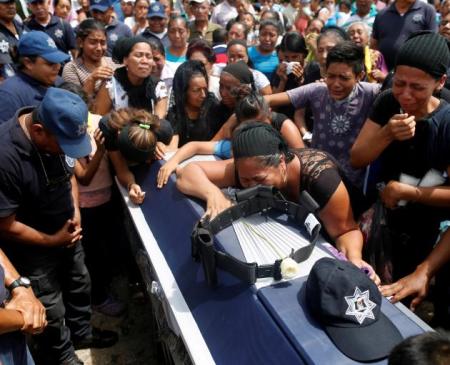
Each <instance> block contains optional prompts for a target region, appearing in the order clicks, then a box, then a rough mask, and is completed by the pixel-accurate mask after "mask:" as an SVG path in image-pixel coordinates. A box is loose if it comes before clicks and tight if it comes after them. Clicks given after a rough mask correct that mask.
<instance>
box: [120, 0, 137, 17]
mask: <svg viewBox="0 0 450 365" xmlns="http://www.w3.org/2000/svg"><path fill="white" fill-rule="evenodd" d="M135 2H136V1H135V0H122V1H121V2H120V9H121V10H122V13H123V16H124V17H125V18H127V17H129V16H133V10H134V4H135Z"/></svg>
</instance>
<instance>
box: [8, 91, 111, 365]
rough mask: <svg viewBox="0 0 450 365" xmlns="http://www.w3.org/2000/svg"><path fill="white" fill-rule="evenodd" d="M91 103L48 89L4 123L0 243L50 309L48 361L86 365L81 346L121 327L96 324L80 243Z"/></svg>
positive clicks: (98, 342) (103, 341)
mask: <svg viewBox="0 0 450 365" xmlns="http://www.w3.org/2000/svg"><path fill="white" fill-rule="evenodd" d="M87 114H88V112H87V107H86V104H85V103H84V102H83V101H82V100H81V98H80V97H79V96H77V95H75V94H73V93H70V92H68V91H66V90H61V89H57V88H49V89H48V90H47V93H46V95H45V97H44V99H43V101H42V103H41V104H40V105H39V106H38V107H36V108H32V107H31V108H30V107H27V108H23V109H20V110H18V111H17V113H16V115H15V116H14V117H13V118H12V119H11V120H9V121H7V122H5V123H3V124H2V125H1V126H0V234H1V236H0V240H1V241H0V245H1V248H3V249H4V250H5V252H6V253H7V255H8V257H9V258H10V259H11V261H12V262H13V264H14V265H15V266H16V268H17V269H18V271H19V272H20V273H21V274H22V275H24V276H26V277H28V278H30V280H31V284H32V287H33V291H34V293H35V294H36V297H37V298H38V299H39V300H40V301H41V302H42V303H43V304H44V306H45V308H46V310H47V320H48V326H47V328H46V329H45V331H44V332H43V333H42V334H40V335H38V336H35V340H36V344H37V355H38V356H37V359H38V360H40V362H41V363H42V364H46V365H52V364H58V365H60V364H64V365H67V364H71V365H73V364H82V362H81V361H80V360H79V359H78V358H77V356H76V355H75V352H74V348H86V347H107V346H111V345H113V344H114V343H115V342H116V341H117V334H116V333H114V332H110V331H100V330H98V329H95V328H92V327H91V325H90V279H89V275H88V271H87V269H86V266H85V264H84V253H83V249H82V246H81V243H80V240H81V238H82V236H81V225H80V214H79V209H78V197H77V194H78V191H77V184H76V182H74V177H73V174H72V170H73V167H74V163H75V160H74V159H76V158H81V157H83V156H87V155H88V154H89V152H90V149H91V145H90V141H89V137H88V135H87V134H86V128H87V123H86V121H87Z"/></svg>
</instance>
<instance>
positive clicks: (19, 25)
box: [0, 19, 24, 37]
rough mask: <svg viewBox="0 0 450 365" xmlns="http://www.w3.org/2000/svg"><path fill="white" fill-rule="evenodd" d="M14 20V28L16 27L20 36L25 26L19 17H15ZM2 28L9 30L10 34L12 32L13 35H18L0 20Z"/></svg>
mask: <svg viewBox="0 0 450 365" xmlns="http://www.w3.org/2000/svg"><path fill="white" fill-rule="evenodd" d="M12 22H13V24H14V28H16V31H17V34H18V35H19V36H21V35H22V33H23V28H24V25H23V23H21V22H19V21H18V20H17V19H13V21H12ZM0 29H2V30H6V31H7V32H8V33H9V34H11V35H12V36H13V37H15V36H16V35H15V34H14V33H12V32H11V31H10V30H9V29H8V28H6V27H5V25H4V24H3V23H2V22H0Z"/></svg>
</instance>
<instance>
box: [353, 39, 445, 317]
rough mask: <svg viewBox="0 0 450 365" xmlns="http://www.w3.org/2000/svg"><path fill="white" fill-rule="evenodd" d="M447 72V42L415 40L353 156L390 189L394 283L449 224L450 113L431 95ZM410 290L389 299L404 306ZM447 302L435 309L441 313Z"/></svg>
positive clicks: (403, 51) (386, 197)
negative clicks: (372, 167) (401, 301)
mask: <svg viewBox="0 0 450 365" xmlns="http://www.w3.org/2000/svg"><path fill="white" fill-rule="evenodd" d="M449 64H450V52H449V49H448V46H447V42H446V40H445V38H443V37H442V36H440V35H438V34H434V33H427V32H421V33H417V34H414V35H412V36H411V37H410V38H409V39H408V40H407V41H406V42H405V43H404V45H403V46H402V47H401V48H400V50H399V53H398V55H397V61H396V67H395V73H394V77H393V84H392V89H388V90H386V91H384V92H383V93H381V94H380V95H379V96H378V98H377V99H376V100H375V103H374V105H373V110H372V112H371V114H370V116H369V119H368V120H367V121H366V123H365V124H364V126H363V128H362V130H361V132H360V134H359V136H358V138H357V139H356V142H355V144H354V145H353V148H352V151H351V162H352V164H353V166H355V167H364V166H367V165H369V164H371V163H372V162H374V161H375V160H378V161H379V165H380V171H379V179H380V181H382V182H384V183H385V184H386V187H385V188H384V190H383V191H382V192H381V199H382V201H383V203H384V204H385V206H386V207H387V208H389V209H387V222H388V227H389V229H390V231H391V232H392V234H393V240H392V241H393V242H395V245H394V247H392V249H393V258H392V260H393V278H394V280H397V279H400V278H402V277H403V276H405V275H406V274H409V273H411V272H413V271H414V270H415V269H416V266H417V265H418V264H419V263H420V262H421V261H422V260H423V259H424V258H425V257H426V256H427V255H428V253H429V252H430V251H431V249H432V247H433V245H434V244H435V243H436V239H437V237H438V234H439V225H440V222H441V221H444V220H445V219H448V207H449V206H450V187H449V186H448V185H449V184H448V173H449V172H450V106H449V105H448V104H447V103H446V102H445V101H444V100H440V99H438V98H436V97H435V96H433V94H434V93H435V92H436V91H438V90H440V89H441V88H442V87H443V85H444V83H445V80H446V78H447V76H446V71H447V68H448V66H449ZM405 253H406V255H405ZM446 280H447V286H448V276H447V279H446ZM438 281H439V280H438ZM412 284H414V282H413V281H408V282H402V283H401V284H398V283H396V285H397V287H396V288H395V290H393V291H392V292H391V294H390V295H392V294H393V295H394V300H399V299H402V296H401V295H397V294H399V293H405V291H403V289H404V286H411V285H412ZM448 299H449V298H448V296H447V299H446V300H443V301H440V303H439V304H437V305H438V307H437V308H436V309H437V312H439V311H440V310H439V308H442V305H443V304H444V305H445V302H446V301H447V302H448ZM447 305H448V304H447ZM447 315H448V314H447Z"/></svg>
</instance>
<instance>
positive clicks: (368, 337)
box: [325, 313, 403, 362]
mask: <svg viewBox="0 0 450 365" xmlns="http://www.w3.org/2000/svg"><path fill="white" fill-rule="evenodd" d="M325 331H326V332H327V334H328V335H329V336H330V338H331V340H332V341H333V342H334V344H335V345H336V347H337V348H338V349H339V350H340V351H341V352H342V353H343V354H344V355H346V356H348V357H349V358H351V359H352V360H356V361H361V362H367V361H375V360H381V359H384V358H386V357H387V356H388V355H389V354H390V352H391V350H392V349H393V348H394V346H396V345H397V344H399V343H400V342H401V341H402V340H403V338H402V335H401V334H400V332H399V331H398V329H397V328H396V327H395V326H394V325H393V324H392V322H391V321H390V320H388V319H387V317H386V316H385V315H384V314H383V313H380V318H379V319H378V321H376V322H373V323H372V324H371V325H370V326H365V327H351V328H346V327H329V326H326V327H325Z"/></svg>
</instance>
